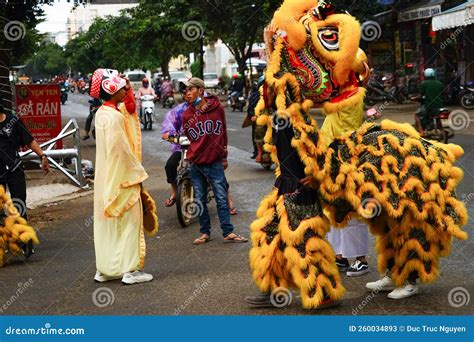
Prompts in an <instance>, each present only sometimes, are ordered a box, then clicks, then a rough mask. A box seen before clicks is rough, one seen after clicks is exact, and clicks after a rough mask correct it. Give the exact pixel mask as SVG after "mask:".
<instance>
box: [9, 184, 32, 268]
mask: <svg viewBox="0 0 474 342" xmlns="http://www.w3.org/2000/svg"><path fill="white" fill-rule="evenodd" d="M0 206H1V207H2V208H4V210H5V213H6V214H7V217H6V218H5V220H4V222H3V227H0V267H2V266H3V265H4V263H5V254H6V252H9V253H10V254H12V255H18V254H21V253H22V250H21V245H22V244H27V243H29V242H30V241H31V242H33V243H34V244H38V243H39V241H38V238H37V236H36V233H35V231H34V229H33V228H32V227H30V226H28V224H27V222H26V220H25V219H24V218H23V217H21V216H20V213H19V212H18V209H17V208H16V207H15V205H14V203H13V201H12V199H11V198H10V196H8V195H7V194H6V192H5V188H4V187H3V186H0Z"/></svg>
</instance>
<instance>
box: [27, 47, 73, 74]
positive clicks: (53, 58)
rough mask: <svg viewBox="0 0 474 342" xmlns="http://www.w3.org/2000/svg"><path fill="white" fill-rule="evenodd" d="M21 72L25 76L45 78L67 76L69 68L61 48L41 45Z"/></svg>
mask: <svg viewBox="0 0 474 342" xmlns="http://www.w3.org/2000/svg"><path fill="white" fill-rule="evenodd" d="M22 71H23V72H24V73H26V74H27V75H31V76H37V77H42V78H45V77H53V76H55V75H64V74H67V73H68V72H69V67H68V66H67V61H66V57H65V56H64V51H63V48H62V47H60V46H59V45H58V44H56V43H42V44H40V45H39V47H38V50H37V51H36V52H35V53H34V54H33V56H32V57H31V58H30V59H29V60H28V61H27V66H26V68H24V69H23V70H22Z"/></svg>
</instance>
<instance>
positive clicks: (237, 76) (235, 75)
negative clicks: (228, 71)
mask: <svg viewBox="0 0 474 342" xmlns="http://www.w3.org/2000/svg"><path fill="white" fill-rule="evenodd" d="M239 76H240V75H239V74H233V75H232V78H233V79H234V80H236V79H238V78H239Z"/></svg>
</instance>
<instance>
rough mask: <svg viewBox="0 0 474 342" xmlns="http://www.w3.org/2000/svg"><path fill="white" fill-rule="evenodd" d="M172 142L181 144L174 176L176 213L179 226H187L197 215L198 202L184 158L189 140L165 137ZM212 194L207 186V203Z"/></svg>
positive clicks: (178, 137)
mask: <svg viewBox="0 0 474 342" xmlns="http://www.w3.org/2000/svg"><path fill="white" fill-rule="evenodd" d="M167 140H168V141H169V142H171V143H173V144H179V145H180V146H181V160H180V161H179V165H178V176H177V178H176V214H177V216H178V221H179V223H180V225H181V227H183V228H186V227H187V226H189V225H190V224H191V222H192V220H193V218H196V217H197V213H198V212H199V210H200V208H199V204H198V203H196V202H195V198H194V188H193V184H192V183H191V175H190V171H189V166H190V165H189V161H188V160H187V159H186V156H187V150H188V148H189V145H190V144H191V142H190V141H189V139H188V138H187V137H185V136H169V137H168V139H167ZM213 198H214V194H213V193H212V190H211V187H208V192H207V203H209V202H210V201H212V199H213Z"/></svg>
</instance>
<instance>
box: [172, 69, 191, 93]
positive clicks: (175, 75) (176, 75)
mask: <svg viewBox="0 0 474 342" xmlns="http://www.w3.org/2000/svg"><path fill="white" fill-rule="evenodd" d="M189 77H190V76H187V75H186V74H185V73H184V72H183V71H178V70H173V71H171V70H170V80H171V82H172V83H173V88H174V90H175V91H179V82H184V81H187V80H188V79H189Z"/></svg>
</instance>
